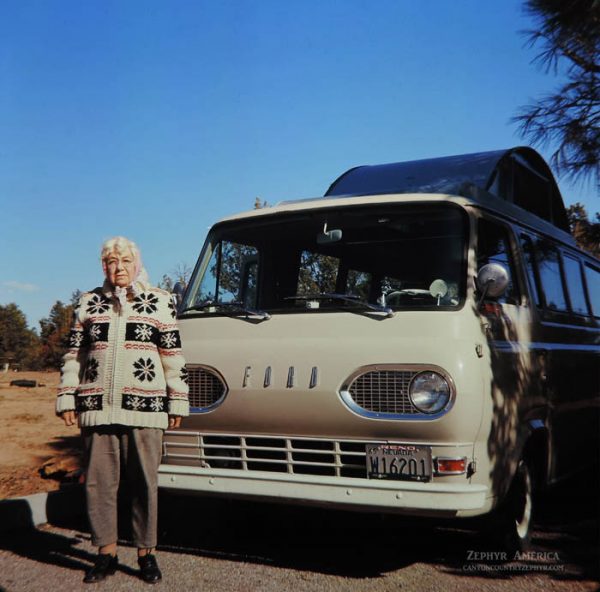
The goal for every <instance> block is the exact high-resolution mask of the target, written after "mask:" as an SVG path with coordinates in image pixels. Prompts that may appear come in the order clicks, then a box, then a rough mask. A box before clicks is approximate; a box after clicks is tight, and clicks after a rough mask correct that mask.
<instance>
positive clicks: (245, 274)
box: [194, 241, 258, 306]
mask: <svg viewBox="0 0 600 592" xmlns="http://www.w3.org/2000/svg"><path fill="white" fill-rule="evenodd" d="M257 273H258V250H257V249H256V247H253V246H249V245H242V244H238V243H234V242H230V241H221V242H219V243H218V244H217V245H216V246H215V248H214V250H213V253H212V255H211V258H210V261H209V262H208V270H207V272H206V274H205V275H204V277H203V279H202V284H201V285H200V289H199V290H198V293H197V295H196V299H195V302H194V304H201V303H203V302H209V301H217V302H240V303H243V304H245V305H246V306H256V282H257Z"/></svg>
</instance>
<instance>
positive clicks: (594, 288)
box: [585, 263, 600, 318]
mask: <svg viewBox="0 0 600 592" xmlns="http://www.w3.org/2000/svg"><path fill="white" fill-rule="evenodd" d="M585 279H586V280H587V287H588V295H589V297H590V304H591V306H592V313H593V314H594V316H595V317H597V318H600V269H597V268H596V267H592V266H591V265H588V264H587V263H586V265H585Z"/></svg>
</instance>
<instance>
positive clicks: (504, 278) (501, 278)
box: [477, 263, 510, 304]
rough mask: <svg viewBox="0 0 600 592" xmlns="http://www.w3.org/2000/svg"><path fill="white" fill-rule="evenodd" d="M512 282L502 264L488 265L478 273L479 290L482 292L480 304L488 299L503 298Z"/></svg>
mask: <svg viewBox="0 0 600 592" xmlns="http://www.w3.org/2000/svg"><path fill="white" fill-rule="evenodd" d="M509 281H510V278H509V275H508V270H507V269H506V267H504V265H502V264H500V263H487V264H486V265H484V266H483V267H482V268H481V269H480V270H479V272H478V273H477V288H478V289H479V291H480V292H481V298H480V299H479V303H480V304H481V303H482V302H483V300H484V298H486V297H490V298H498V297H499V296H502V294H504V292H505V291H506V288H507V287H508V283H509Z"/></svg>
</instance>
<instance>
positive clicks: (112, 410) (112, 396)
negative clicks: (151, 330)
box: [109, 309, 121, 421]
mask: <svg viewBox="0 0 600 592" xmlns="http://www.w3.org/2000/svg"><path fill="white" fill-rule="evenodd" d="M120 324H121V309H119V310H118V311H117V322H116V324H115V338H114V342H113V364H112V366H113V367H112V378H111V385H110V400H109V404H110V415H111V418H110V419H111V421H113V419H114V418H115V378H116V376H117V343H118V341H119V328H120Z"/></svg>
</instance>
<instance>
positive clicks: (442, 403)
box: [408, 372, 450, 413]
mask: <svg viewBox="0 0 600 592" xmlns="http://www.w3.org/2000/svg"><path fill="white" fill-rule="evenodd" d="M408 396H409V397H410V400H411V401H412V404H413V405H414V406H415V407H416V408H417V409H418V410H419V411H421V412H423V413H437V412H438V411H441V410H442V409H444V408H445V407H446V405H447V404H448V401H450V385H449V384H448V381H447V380H446V379H445V378H444V377H443V376H441V375H440V374H438V373H437V372H421V373H420V374H417V375H416V376H415V377H414V378H413V379H412V382H411V383H410V387H409V389H408Z"/></svg>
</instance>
